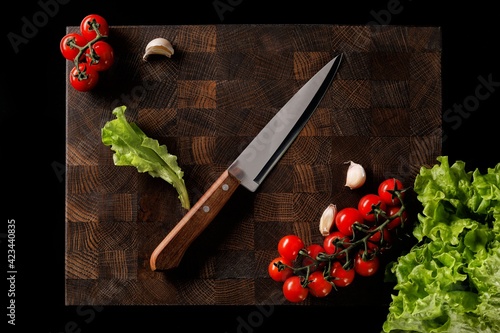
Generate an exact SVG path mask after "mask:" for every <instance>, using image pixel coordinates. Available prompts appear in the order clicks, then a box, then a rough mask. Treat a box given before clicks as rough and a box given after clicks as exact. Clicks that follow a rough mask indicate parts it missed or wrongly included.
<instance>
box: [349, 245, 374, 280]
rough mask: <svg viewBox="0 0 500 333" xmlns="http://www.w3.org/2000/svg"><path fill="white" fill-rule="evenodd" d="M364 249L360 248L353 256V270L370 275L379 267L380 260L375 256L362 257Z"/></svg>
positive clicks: (363, 274) (362, 274)
mask: <svg viewBox="0 0 500 333" xmlns="http://www.w3.org/2000/svg"><path fill="white" fill-rule="evenodd" d="M363 252H364V250H360V251H359V252H358V253H356V255H355V256H354V271H355V272H356V273H357V274H359V275H361V276H372V275H373V274H375V273H376V272H377V271H378V269H379V267H380V260H379V258H378V257H377V256H372V257H370V258H366V260H365V259H363Z"/></svg>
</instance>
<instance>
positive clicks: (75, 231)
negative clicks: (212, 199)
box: [65, 24, 441, 305]
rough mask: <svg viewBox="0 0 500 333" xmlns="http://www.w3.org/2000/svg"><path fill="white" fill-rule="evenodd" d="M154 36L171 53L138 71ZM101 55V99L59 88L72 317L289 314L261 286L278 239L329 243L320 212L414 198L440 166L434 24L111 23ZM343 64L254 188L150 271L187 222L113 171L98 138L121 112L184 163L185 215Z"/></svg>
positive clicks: (137, 178) (377, 289) (134, 176)
mask: <svg viewBox="0 0 500 333" xmlns="http://www.w3.org/2000/svg"><path fill="white" fill-rule="evenodd" d="M67 31H68V32H74V31H77V27H68V28H67ZM156 37H164V38H167V39H169V40H170V41H171V42H172V44H173V46H174V49H175V54H174V55H173V57H172V58H166V57H151V58H149V61H148V62H145V61H143V60H142V56H143V53H144V48H145V46H146V44H147V43H148V42H149V41H150V40H152V39H153V38H156ZM108 42H109V43H110V44H111V45H112V47H113V48H114V51H115V59H116V60H115V64H114V65H113V67H112V68H111V69H110V70H108V71H107V72H102V74H101V77H100V82H99V84H98V86H97V88H96V89H95V90H93V91H91V92H88V93H81V92H77V91H75V90H74V89H73V88H72V87H71V86H69V84H67V88H66V92H67V128H66V149H67V155H66V213H65V216H66V272H65V274H66V275H65V281H66V304H67V305H79V304H93V305H104V304H118V305H124V304H127V305H128V304H131V305H142V304H165V305H251V304H286V302H285V300H284V298H283V296H282V292H281V285H280V284H279V283H277V282H274V281H272V280H271V279H270V278H268V275H267V265H268V263H269V262H270V260H271V259H272V258H274V257H276V256H277V249H276V246H277V243H278V240H279V239H280V238H281V237H282V236H284V235H285V234H288V233H295V234H298V235H299V236H301V237H302V238H303V239H304V241H305V242H306V243H308V244H309V243H313V242H317V243H322V236H321V235H320V233H319V231H318V223H319V218H320V216H321V213H322V212H323V210H324V209H325V208H326V207H327V205H328V204H330V203H335V204H336V205H337V207H339V208H342V207H346V206H354V205H356V202H357V200H358V199H359V198H360V197H361V195H362V194H364V193H367V192H373V191H374V190H375V187H376V184H377V183H378V182H380V181H381V180H383V179H384V178H387V177H393V176H395V177H398V178H400V179H401V180H402V181H403V182H404V183H405V184H406V185H408V186H411V185H412V184H413V181H414V178H415V176H416V175H417V173H418V171H419V169H420V167H421V166H422V165H431V164H434V163H435V158H436V157H437V156H438V155H440V154H441V31H440V28H438V27H406V26H339V25H322V24H319V25H291V24H284V25H189V26H182V25H181V26H115V27H111V28H110V37H109V39H108ZM339 52H342V53H344V56H345V57H344V60H343V63H342V64H341V67H340V69H339V72H338V74H337V76H336V79H335V81H334V82H333V85H332V87H331V88H330V89H329V91H328V92H327V94H326V96H325V98H324V100H323V101H322V102H321V104H320V106H319V108H318V109H317V111H316V112H315V114H314V115H313V117H312V118H311V120H310V121H309V123H308V124H307V126H306V127H305V128H304V129H303V131H302V132H301V133H300V136H299V137H298V138H297V140H296V141H295V142H294V143H293V145H292V146H291V148H290V149H289V151H287V153H286V154H285V155H284V157H283V158H282V159H281V160H280V162H279V163H278V165H277V166H276V167H275V169H273V171H272V172H271V173H270V174H269V176H268V178H266V180H265V182H264V183H263V184H262V186H261V187H260V188H259V189H258V191H257V192H255V193H250V192H248V191H246V190H245V189H244V188H241V189H238V190H237V192H236V194H235V195H234V196H233V197H232V198H231V199H230V202H229V203H228V205H227V206H226V207H225V208H223V210H222V211H221V213H220V214H219V216H218V217H217V218H216V219H215V220H214V221H213V222H212V224H211V225H210V226H209V227H208V228H207V229H206V230H205V231H204V232H203V233H202V234H201V236H200V237H199V238H198V239H197V240H196V241H195V242H194V243H193V244H192V246H191V248H190V249H189V250H188V252H187V253H186V255H185V256H184V259H183V261H182V263H181V265H180V266H179V267H178V268H177V269H174V270H172V271H168V272H153V271H151V270H150V267H149V256H150V254H151V252H152V251H153V249H154V248H155V247H156V245H157V244H158V243H159V242H160V241H161V240H162V239H163V238H164V237H165V235H166V234H167V233H168V231H169V230H170V229H171V228H173V226H174V225H175V224H176V223H177V222H178V221H179V220H180V219H181V218H182V216H183V215H184V214H185V210H183V209H182V208H181V206H180V202H179V200H178V198H177V193H176V192H175V190H174V189H173V187H172V186H171V185H170V184H168V183H166V182H165V181H163V180H161V179H159V178H153V177H151V176H149V175H148V174H140V173H138V172H137V170H136V169H135V168H133V167H118V166H115V165H114V164H113V161H112V153H113V152H112V151H111V150H110V148H109V147H107V146H104V145H103V144H102V142H101V136H100V130H101V128H102V127H103V126H104V124H105V123H106V122H107V121H109V120H112V119H114V116H113V115H112V113H111V111H112V110H113V109H114V107H116V106H119V105H125V106H127V111H126V116H127V118H128V119H129V121H132V122H135V123H136V124H137V125H138V126H139V127H140V128H141V129H143V131H144V132H145V133H146V134H147V135H148V136H150V137H152V138H155V139H158V141H159V142H160V143H161V144H165V145H166V146H167V147H168V149H169V151H170V152H171V153H172V154H174V155H176V156H177V157H178V163H179V165H180V166H181V168H182V169H183V170H184V173H185V176H184V179H185V182H186V184H187V187H188V190H189V193H190V197H191V201H192V203H193V204H194V203H195V202H196V200H197V199H198V198H199V197H200V196H201V195H202V194H203V192H204V191H205V190H207V189H208V187H209V186H210V185H211V184H212V182H213V181H214V180H215V179H217V177H218V176H219V175H220V173H221V172H222V171H223V170H225V169H226V168H227V167H228V166H229V164H230V163H231V161H232V160H234V159H235V158H236V157H237V156H238V154H239V153H240V152H241V151H242V149H243V148H244V147H245V146H246V145H247V144H248V143H249V142H250V141H251V139H252V138H253V137H254V136H255V135H256V134H257V133H258V131H259V130H260V129H261V128H262V127H263V126H264V125H265V124H266V123H267V121H268V120H269V119H271V117H272V116H273V115H274V114H275V113H276V112H277V111H278V110H279V108H280V107H281V106H282V105H283V104H284V103H285V102H286V101H287V100H288V99H289V98H290V97H291V96H292V95H293V94H294V93H295V92H296V91H297V90H298V89H299V88H300V87H301V86H302V85H303V84H304V83H305V82H306V81H307V80H308V79H309V78H310V77H311V76H312V75H313V74H314V73H315V72H316V71H317V70H319V69H320V68H321V67H322V66H323V65H324V64H326V63H327V62H328V61H329V60H330V59H331V58H332V57H333V56H335V55H336V54H338V53H339ZM71 67H72V64H71V63H70V62H68V65H67V72H69V70H70V69H71ZM349 160H353V161H355V162H357V163H361V164H362V165H363V166H364V167H365V168H366V170H367V173H368V180H367V183H366V184H365V186H364V187H362V188H361V189H358V190H354V191H353V190H349V189H348V188H347V187H345V186H344V184H345V175H346V170H347V165H346V164H344V162H346V161H349ZM393 255H397V253H396V254H393ZM382 280H383V277H382V274H379V275H377V276H375V277H371V278H365V279H363V278H360V279H358V280H356V281H355V283H354V284H353V285H351V286H349V287H347V288H345V289H342V290H339V291H337V292H336V295H335V296H332V297H327V298H326V299H312V298H311V299H308V300H307V301H306V302H304V303H300V304H302V305H310V304H333V305H335V304H344V305H345V304H347V305H356V304H365V305H366V304H367V302H370V299H373V300H372V302H374V304H380V303H381V302H382V303H384V304H387V303H388V302H389V301H390V296H389V294H390V292H391V287H392V286H391V285H388V284H386V283H384V282H383V281H382ZM356 295H358V296H359V297H353V296H356ZM370 295H371V296H377V297H378V299H377V298H372V297H367V296H370Z"/></svg>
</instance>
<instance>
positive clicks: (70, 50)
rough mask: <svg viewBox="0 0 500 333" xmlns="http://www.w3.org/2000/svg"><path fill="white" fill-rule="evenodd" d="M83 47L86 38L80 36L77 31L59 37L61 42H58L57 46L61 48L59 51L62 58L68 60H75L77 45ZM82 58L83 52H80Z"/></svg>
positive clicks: (81, 58) (78, 50) (85, 43)
mask: <svg viewBox="0 0 500 333" xmlns="http://www.w3.org/2000/svg"><path fill="white" fill-rule="evenodd" d="M75 45H76V46H80V47H84V46H85V45H87V40H86V39H85V38H84V37H83V36H82V35H79V34H77V33H74V32H72V33H69V34H67V35H66V36H64V37H63V38H62V39H61V42H60V43H59V48H60V49H61V53H62V55H63V57H64V58H66V59H68V60H71V61H73V60H75V58H76V56H77V55H78V52H80V49H78V47H75ZM83 59H84V54H83V52H82V54H81V56H80V60H83Z"/></svg>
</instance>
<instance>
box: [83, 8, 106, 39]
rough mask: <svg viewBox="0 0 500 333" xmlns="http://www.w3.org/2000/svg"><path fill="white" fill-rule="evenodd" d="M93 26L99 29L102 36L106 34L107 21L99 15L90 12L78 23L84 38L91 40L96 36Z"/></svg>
mask: <svg viewBox="0 0 500 333" xmlns="http://www.w3.org/2000/svg"><path fill="white" fill-rule="evenodd" d="M95 28H97V29H98V30H99V33H100V34H101V35H102V36H108V34H109V27H108V22H107V21H106V20H105V19H104V18H103V17H102V16H100V15H97V14H90V15H87V16H85V17H84V18H83V20H82V22H81V23H80V32H81V34H82V35H83V37H85V39H86V40H88V41H91V40H93V39H94V38H96V36H97V33H96V31H95Z"/></svg>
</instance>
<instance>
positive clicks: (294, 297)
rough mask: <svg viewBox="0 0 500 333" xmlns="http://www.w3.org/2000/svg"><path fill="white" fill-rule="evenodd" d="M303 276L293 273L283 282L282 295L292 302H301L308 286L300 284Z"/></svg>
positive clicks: (306, 293)
mask: <svg viewBox="0 0 500 333" xmlns="http://www.w3.org/2000/svg"><path fill="white" fill-rule="evenodd" d="M303 280H304V278H303V277H302V276H299V275H293V276H291V277H289V278H288V279H286V280H285V282H284V283H283V295H284V296H285V298H286V299H287V300H288V301H290V302H293V303H298V302H302V301H303V300H305V299H306V298H307V296H308V295H309V288H307V287H304V286H303V285H302V282H303Z"/></svg>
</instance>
